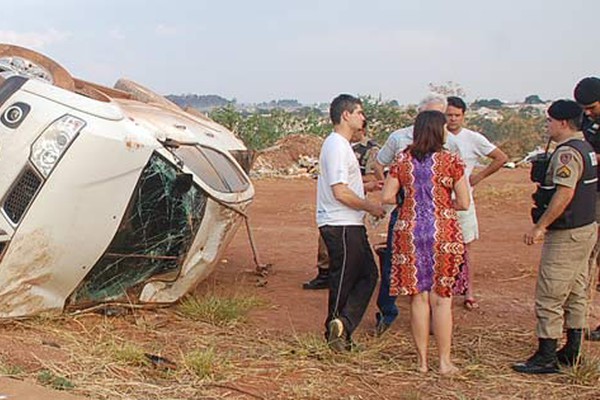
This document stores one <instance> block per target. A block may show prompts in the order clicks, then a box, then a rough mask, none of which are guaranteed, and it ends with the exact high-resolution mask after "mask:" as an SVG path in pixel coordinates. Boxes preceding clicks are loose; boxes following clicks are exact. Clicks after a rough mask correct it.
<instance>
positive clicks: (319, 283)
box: [302, 268, 329, 290]
mask: <svg viewBox="0 0 600 400" xmlns="http://www.w3.org/2000/svg"><path fill="white" fill-rule="evenodd" d="M328 287H329V270H328V269H327V268H319V273H318V274H317V276H315V277H314V278H313V279H312V280H310V281H308V282H306V283H304V284H302V289H306V290H318V289H327V288H328Z"/></svg>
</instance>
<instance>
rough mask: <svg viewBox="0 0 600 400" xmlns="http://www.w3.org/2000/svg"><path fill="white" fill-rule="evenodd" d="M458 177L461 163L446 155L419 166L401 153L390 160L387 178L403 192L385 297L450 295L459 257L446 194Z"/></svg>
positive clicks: (458, 241) (428, 158) (459, 242)
mask: <svg viewBox="0 0 600 400" xmlns="http://www.w3.org/2000/svg"><path fill="white" fill-rule="evenodd" d="M464 172H465V166H464V163H463V161H462V160H461V159H460V158H459V157H458V156H456V155H454V154H451V153H450V152H448V151H440V152H436V153H431V154H428V155H427V156H425V158H424V159H423V160H418V159H416V158H413V156H412V155H411V154H410V153H409V152H408V151H405V152H402V153H400V154H399V155H398V157H397V158H396V161H395V162H394V164H393V165H392V167H391V169H390V174H391V175H392V176H393V177H395V178H396V179H398V181H399V182H400V187H402V188H403V189H404V202H403V203H402V206H401V208H400V213H399V215H398V220H397V221H396V224H395V225H394V229H393V232H394V233H393V240H392V270H391V284H390V295H392V296H398V295H414V294H417V293H421V292H427V291H434V292H435V293H436V294H438V295H439V296H442V297H450V296H451V295H452V287H453V286H454V282H455V280H456V277H457V275H458V273H459V268H460V265H461V264H462V263H463V255H464V252H465V246H464V243H463V236H462V232H461V230H460V225H459V223H458V220H457V216H456V210H455V209H454V207H453V205H452V191H453V187H454V184H455V182H456V181H458V180H459V179H460V178H461V177H462V176H463V175H464Z"/></svg>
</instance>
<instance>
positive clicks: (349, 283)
mask: <svg viewBox="0 0 600 400" xmlns="http://www.w3.org/2000/svg"><path fill="white" fill-rule="evenodd" d="M319 232H320V234H321V236H322V237H323V240H324V241H325V244H326V245H327V252H328V253H329V305H328V308H329V309H328V315H327V320H326V321H325V327H326V328H327V325H328V324H329V321H330V320H331V319H333V318H339V319H340V320H341V321H342V322H343V324H344V328H345V330H346V334H347V336H348V337H350V335H351V334H352V332H354V330H355V329H356V327H357V326H358V324H359V323H360V321H361V319H362V317H363V315H364V313H365V311H366V309H367V306H368V305H369V300H370V299H371V295H372V294H373V290H374V289H375V285H376V284H377V265H376V264H375V259H374V258H373V252H372V250H371V245H370V244H369V240H368V238H367V231H366V229H365V227H364V226H362V225H348V226H333V225H325V226H321V227H320V228H319Z"/></svg>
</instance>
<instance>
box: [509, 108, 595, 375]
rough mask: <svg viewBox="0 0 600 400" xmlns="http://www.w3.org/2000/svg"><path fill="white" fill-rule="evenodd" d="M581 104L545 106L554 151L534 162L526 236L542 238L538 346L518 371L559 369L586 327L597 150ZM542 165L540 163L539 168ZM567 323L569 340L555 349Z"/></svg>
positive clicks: (572, 357) (570, 359)
mask: <svg viewBox="0 0 600 400" xmlns="http://www.w3.org/2000/svg"><path fill="white" fill-rule="evenodd" d="M581 118H582V109H581V107H580V106H579V105H578V104H577V103H575V102H574V101H570V100H558V101H555V102H554V103H552V105H551V106H550V108H549V109H548V118H547V127H548V133H549V134H550V138H551V139H552V141H554V142H555V143H556V145H557V146H556V150H555V151H554V152H553V154H552V155H551V156H550V157H549V158H548V159H547V160H542V161H541V163H539V164H538V165H534V166H533V167H532V179H533V180H534V181H535V182H536V183H537V190H536V192H535V193H534V195H533V198H534V202H535V207H534V208H533V210H532V212H531V214H532V218H533V222H534V226H533V227H532V228H531V230H530V231H529V232H527V233H526V234H525V237H524V241H525V243H526V244H527V245H532V244H534V243H536V242H540V241H542V240H543V242H544V244H543V248H542V258H541V261H540V266H539V270H538V279H537V286H536V292H535V313H536V317H537V325H536V335H537V337H538V342H539V347H538V350H537V351H536V352H535V354H534V355H533V356H531V357H530V358H529V359H528V360H527V361H524V362H520V363H517V364H514V365H513V369H514V370H515V371H517V372H521V373H528V374H543V373H553V372H558V365H559V363H560V364H562V365H573V364H574V363H575V362H576V361H577V359H578V357H579V352H580V347H581V339H582V335H583V329H584V328H585V327H586V320H585V318H586V309H587V293H586V289H587V286H588V278H589V277H588V274H589V268H588V259H589V257H590V254H591V252H592V248H593V247H594V244H595V243H596V237H597V226H596V220H595V212H596V211H595V206H596V182H597V179H598V178H597V176H596V173H597V172H596V165H597V160H596V154H595V152H594V150H593V148H592V147H591V146H590V144H589V143H588V142H586V141H585V140H584V137H583V134H582V133H581V132H579V127H580V126H581ZM540 164H541V167H540ZM563 324H564V325H565V327H566V328H567V343H566V345H565V346H564V347H563V348H562V349H560V350H559V351H558V352H557V351H556V348H557V344H558V341H559V340H560V339H561V338H562V335H563Z"/></svg>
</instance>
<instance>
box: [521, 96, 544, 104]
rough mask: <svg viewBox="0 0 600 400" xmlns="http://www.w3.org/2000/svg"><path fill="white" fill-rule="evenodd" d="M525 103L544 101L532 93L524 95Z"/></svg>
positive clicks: (541, 102)
mask: <svg viewBox="0 0 600 400" xmlns="http://www.w3.org/2000/svg"><path fill="white" fill-rule="evenodd" d="M525 104H544V101H543V100H542V99H540V96H538V95H537V94H532V95H529V96H527V97H525Z"/></svg>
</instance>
